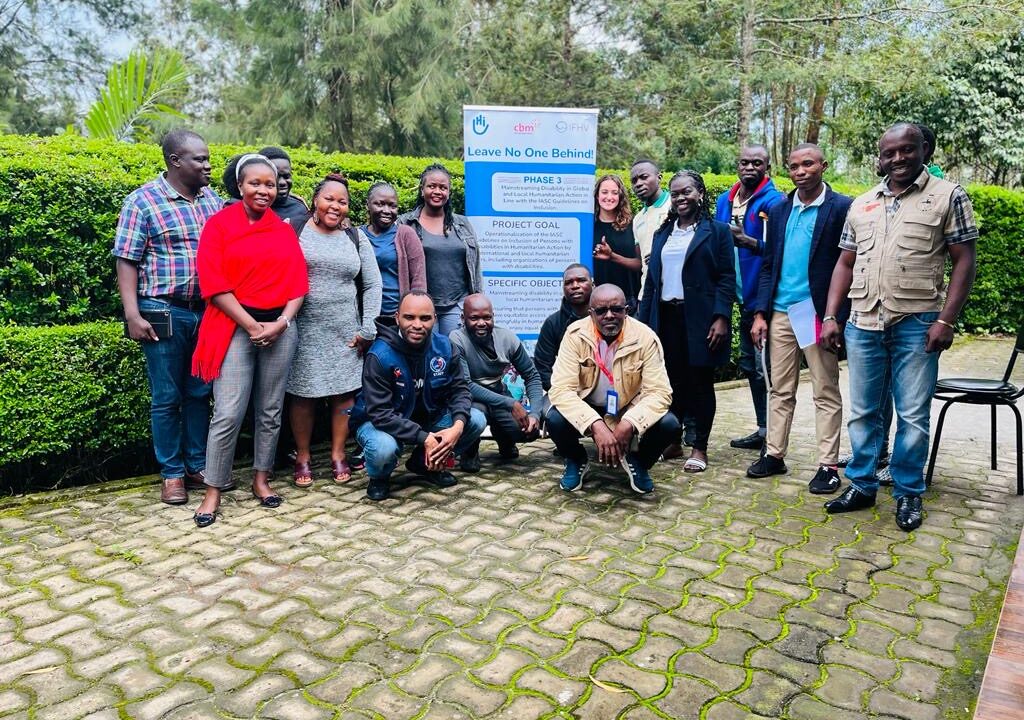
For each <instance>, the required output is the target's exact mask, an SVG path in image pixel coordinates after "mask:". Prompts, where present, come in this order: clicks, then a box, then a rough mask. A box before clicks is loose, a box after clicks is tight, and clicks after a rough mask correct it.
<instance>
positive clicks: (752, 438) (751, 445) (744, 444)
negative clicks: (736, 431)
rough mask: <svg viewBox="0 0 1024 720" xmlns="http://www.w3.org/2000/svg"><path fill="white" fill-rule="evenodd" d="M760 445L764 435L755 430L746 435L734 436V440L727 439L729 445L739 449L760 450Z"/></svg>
mask: <svg viewBox="0 0 1024 720" xmlns="http://www.w3.org/2000/svg"><path fill="white" fill-rule="evenodd" d="M762 445H764V435H762V434H761V433H759V432H758V431H757V430H755V431H754V432H752V433H750V434H749V435H747V436H746V437H741V438H736V439H735V440H730V441H729V447H734V448H737V449H739V450H760V449H761V446H762Z"/></svg>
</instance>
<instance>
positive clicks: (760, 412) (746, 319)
mask: <svg viewBox="0 0 1024 720" xmlns="http://www.w3.org/2000/svg"><path fill="white" fill-rule="evenodd" d="M736 167H737V170H738V173H739V182H737V183H736V184H735V185H733V186H732V187H731V188H730V189H728V190H726V191H725V192H724V193H722V194H721V195H719V196H718V202H717V204H716V206H715V220H718V221H719V222H724V223H727V224H728V225H729V227H730V229H731V230H732V234H733V240H734V242H735V244H736V286H737V287H736V297H737V298H738V299H739V302H740V357H739V367H740V372H742V373H743V374H744V375H745V376H746V377H747V380H748V381H749V383H750V396H751V398H752V400H753V402H754V417H755V419H756V420H757V430H755V431H754V432H752V433H750V434H749V435H747V436H745V437H741V438H735V439H733V440H732V441H730V442H729V444H730V445H731V446H732V447H734V448H740V449H742V450H759V449H760V448H761V446H762V445H764V436H765V427H766V424H767V414H768V413H767V405H768V398H767V396H768V388H767V384H766V383H765V379H764V371H763V370H762V367H761V351H760V349H758V348H756V347H754V344H753V342H752V341H751V339H750V329H751V327H752V325H753V323H754V306H755V305H756V303H757V286H758V277H759V276H760V273H761V256H762V254H763V251H764V221H765V220H766V219H767V218H768V211H769V210H771V209H772V208H773V207H774V206H775V205H778V204H779V203H780V202H782V201H783V200H784V199H785V197H786V196H785V195H783V194H782V192H780V191H779V190H778V189H777V188H776V187H775V184H774V183H773V182H772V180H771V178H770V177H768V175H769V173H770V172H771V160H770V159H769V157H768V150H767V149H765V147H764V146H762V145H748V146H747V147H745V148H743V150H741V151H740V157H739V160H737V162H736Z"/></svg>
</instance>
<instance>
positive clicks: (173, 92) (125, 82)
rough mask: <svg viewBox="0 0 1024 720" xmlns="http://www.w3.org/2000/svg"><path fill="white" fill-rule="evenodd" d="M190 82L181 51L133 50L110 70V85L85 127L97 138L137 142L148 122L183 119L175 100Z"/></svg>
mask: <svg viewBox="0 0 1024 720" xmlns="http://www.w3.org/2000/svg"><path fill="white" fill-rule="evenodd" d="M187 85H188V67H187V66H186V64H185V60H184V58H182V56H181V53H179V52H178V51H176V50H170V49H167V48H157V49H155V50H153V52H152V53H150V54H148V55H147V54H146V53H144V52H142V51H141V50H133V51H132V53H131V54H130V55H129V56H128V58H127V59H126V60H124V61H122V62H119V63H115V64H114V66H113V67H112V68H110V71H109V72H108V73H107V86H106V87H105V88H103V89H102V90H101V91H100V98H99V100H97V101H96V102H95V103H93V105H92V107H91V108H89V112H88V114H87V115H86V116H85V128H86V130H88V131H89V135H90V136H91V137H94V138H104V139H108V140H117V141H119V142H134V141H135V140H137V139H140V138H139V136H140V135H141V134H142V133H144V132H146V129H147V128H146V124H147V123H150V122H154V121H159V120H164V119H168V118H172V117H174V118H181V117H184V115H182V114H181V112H179V111H178V110H177V109H176V108H174V107H171V106H170V105H168V104H167V103H168V102H173V101H174V99H175V98H176V97H178V96H179V95H180V94H181V93H182V91H184V90H185V89H186V88H187Z"/></svg>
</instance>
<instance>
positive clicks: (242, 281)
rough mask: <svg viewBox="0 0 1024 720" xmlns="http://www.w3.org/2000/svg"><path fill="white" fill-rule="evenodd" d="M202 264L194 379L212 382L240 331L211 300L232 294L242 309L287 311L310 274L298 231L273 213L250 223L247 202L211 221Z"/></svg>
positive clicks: (203, 239) (202, 240)
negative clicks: (204, 303) (201, 304)
mask: <svg viewBox="0 0 1024 720" xmlns="http://www.w3.org/2000/svg"><path fill="white" fill-rule="evenodd" d="M197 264H198V267H199V289H200V290H201V291H202V294H203V298H204V299H205V300H206V301H207V306H206V312H205V313H204V314H203V322H202V324H201V325H200V326H199V342H198V343H197V344H196V351H195V353H194V354H193V355H192V374H193V375H196V376H197V377H200V378H202V379H203V380H204V381H206V382H210V381H212V380H214V379H216V378H217V377H218V376H219V375H220V366H221V363H223V362H224V355H225V354H227V351H228V346H229V345H230V344H231V337H232V336H233V335H234V334H235V328H236V327H237V326H236V324H235V321H234V320H232V319H231V318H230V317H228V316H227V315H225V314H224V313H223V312H221V310H220V309H219V308H217V307H216V306H214V305H213V304H211V303H210V302H209V300H210V298H211V297H213V296H214V295H220V294H221V293H226V292H230V293H234V295H235V298H236V299H237V300H238V302H240V303H241V304H242V305H247V306H249V307H253V308H260V309H268V310H269V309H270V308H276V307H282V306H284V305H285V304H287V303H288V301H289V300H294V299H295V298H298V297H302V296H304V295H305V294H306V293H308V292H309V275H308V274H307V272H306V259H305V257H303V255H302V248H301V247H300V246H299V240H298V238H297V237H296V236H295V231H294V230H292V229H291V227H290V226H289V225H287V224H286V223H285V222H283V221H282V220H281V219H280V218H279V217H278V216H277V215H275V214H274V212H273V211H272V210H267V211H266V212H264V213H263V216H262V217H261V218H260V219H259V220H257V221H256V222H254V223H252V224H250V223H249V217H248V216H247V215H246V214H245V207H244V205H243V204H242V203H235V204H234V205H229V206H228V207H226V208H224V209H223V210H221V211H220V212H219V213H217V214H216V215H214V216H213V217H211V218H210V219H209V220H207V222H206V225H205V226H204V227H203V232H202V234H201V235H200V236H199V250H198V256H197Z"/></svg>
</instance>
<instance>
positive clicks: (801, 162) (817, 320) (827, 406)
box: [747, 143, 851, 494]
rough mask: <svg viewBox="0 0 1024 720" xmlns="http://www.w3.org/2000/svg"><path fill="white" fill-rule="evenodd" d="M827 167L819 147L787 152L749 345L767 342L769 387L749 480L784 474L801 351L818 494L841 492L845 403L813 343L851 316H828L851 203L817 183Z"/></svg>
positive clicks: (843, 312)
mask: <svg viewBox="0 0 1024 720" xmlns="http://www.w3.org/2000/svg"><path fill="white" fill-rule="evenodd" d="M827 168H828V163H827V162H826V161H825V156H824V155H823V154H822V152H821V148H819V147H818V146H817V145H813V144H811V143H802V144H800V145H797V146H796V148H794V149H793V151H792V152H791V153H790V154H789V158H788V160H787V169H788V170H789V177H790V178H791V179H792V180H793V184H794V185H796V190H795V191H793V192H792V193H790V195H789V197H788V198H786V200H785V201H784V202H782V203H779V204H778V205H776V206H775V207H774V208H772V209H771V210H770V211H769V213H768V223H767V228H766V242H765V246H764V261H763V263H762V266H761V272H760V276H759V278H758V293H757V302H756V306H755V308H754V322H753V327H752V329H751V340H752V341H753V343H754V344H755V345H756V346H758V347H763V345H764V342H765V339H766V338H767V340H768V356H769V359H770V360H771V366H772V389H771V395H770V397H769V412H770V418H769V423H768V437H767V441H766V443H765V453H764V454H763V455H762V457H761V458H760V459H758V460H757V462H755V463H753V464H752V465H751V466H750V467H749V468H748V469H747V475H748V476H749V477H753V478H762V477H768V476H770V475H779V474H782V473H785V472H786V471H787V468H786V463H785V461H784V460H783V458H784V457H785V455H786V449H787V446H788V445H789V430H790V427H791V425H792V423H793V411H794V410H795V409H796V391H797V386H798V385H799V382H800V358H801V354H802V356H803V357H804V358H806V360H807V366H808V367H809V368H810V371H811V386H812V393H813V396H814V407H815V431H816V434H817V437H818V471H817V473H815V475H814V477H813V478H812V479H811V481H810V485H809V489H810V491H811V492H812V493H816V494H823V493H833V492H835V491H836V490H838V489H839V485H840V480H839V473H838V470H837V469H836V464H837V462H838V460H839V435H840V432H841V430H842V423H843V399H842V396H841V395H840V394H839V356H838V355H837V354H836V353H834V352H829V351H827V350H825V349H823V348H822V347H820V346H819V345H818V344H817V343H816V342H815V341H816V340H817V337H818V335H819V334H820V328H821V324H822V322H824V321H825V320H828V319H831V320H834V321H837V322H838V323H840V324H842V323H843V322H845V321H846V316H847V315H848V314H849V303H844V304H843V306H842V307H841V309H840V310H838V311H837V312H836V315H837V316H839V317H834V316H833V317H829V316H826V314H825V306H826V304H827V302H828V288H829V283H830V282H831V280H832V271H833V270H834V269H835V265H836V261H837V260H838V259H839V253H840V250H839V238H840V237H841V235H842V232H843V224H844V223H845V222H846V213H847V211H848V210H849V208H850V202H851V200H850V198H848V197H846V196H845V195H840V194H838V193H836V192H833V191H832V188H830V187H829V186H828V185H827V184H826V183H825V182H823V181H822V176H823V175H824V173H825V170H826V169H827ZM801 309H803V310H805V311H806V313H805V314H804V315H803V316H804V318H806V319H805V320H803V321H801V320H800V319H798V318H800V316H801V312H800V311H801ZM791 318H792V321H791ZM801 323H802V324H803V325H804V327H805V328H807V329H808V330H809V334H810V341H809V344H806V343H807V341H806V340H805V347H802V348H801V343H800V342H799V341H798V339H797V331H798V330H799V329H800V328H799V325H800V324H801ZM795 325H796V326H798V327H796V328H795V327H794V326H795Z"/></svg>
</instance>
